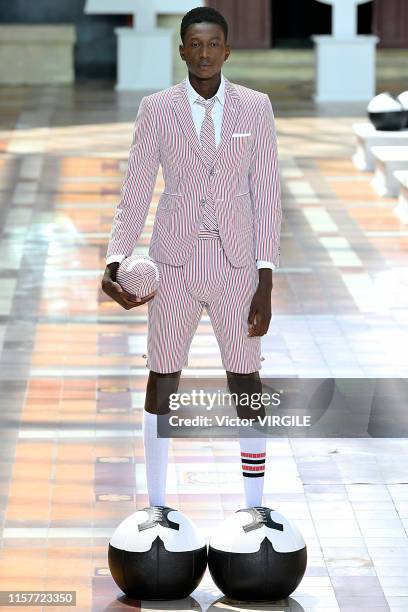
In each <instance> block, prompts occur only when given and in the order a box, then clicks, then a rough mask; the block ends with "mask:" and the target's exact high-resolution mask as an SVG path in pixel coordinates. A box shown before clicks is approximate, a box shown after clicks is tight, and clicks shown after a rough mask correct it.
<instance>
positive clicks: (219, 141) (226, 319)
mask: <svg viewBox="0 0 408 612" xmlns="http://www.w3.org/2000/svg"><path fill="white" fill-rule="evenodd" d="M180 35H181V39H182V44H181V45H180V47H179V49H180V55H181V58H182V59H183V60H184V61H185V62H186V65H187V68H188V76H187V77H186V78H185V79H184V80H183V81H182V82H181V83H178V84H177V85H175V86H173V87H169V88H168V89H165V90H162V91H159V92H156V93H154V94H151V95H149V96H146V97H144V98H143V99H142V101H141V103H140V106H139V111H138V114H137V118H136V122H135V128H134V136H133V142H132V146H131V149H130V153H129V161H128V169H127V174H126V177H125V180H124V183H123V186H122V192H121V199H120V202H119V204H118V206H117V209H116V212H115V217H114V221H113V226H112V232H111V237H110V241H109V246H108V250H107V258H106V263H107V267H106V270H105V274H104V277H103V281H102V288H103V290H104V292H105V293H107V294H108V295H109V296H110V297H112V298H113V299H114V300H115V301H116V302H118V303H119V304H121V306H123V307H124V308H125V309H130V308H134V307H135V306H138V305H141V304H143V303H145V302H148V314H149V328H148V338H147V354H148V355H147V357H148V359H147V364H146V365H147V367H148V368H149V370H150V372H149V378H148V383H147V389H146V400H145V410H144V420H143V432H144V433H143V436H144V446H145V459H146V473H147V485H148V492H149V501H150V505H151V506H164V505H166V504H165V485H166V473H167V461H168V458H167V457H168V445H169V440H168V439H165V438H157V415H158V414H161V413H163V412H167V411H168V406H167V405H163V403H162V404H160V405H159V401H158V393H157V385H158V383H159V382H160V384H161V385H163V384H165V385H167V386H166V389H167V390H168V393H173V392H176V391H177V388H178V384H179V379H180V374H181V370H182V368H183V367H185V366H186V365H187V358H188V351H189V347H190V344H191V341H192V338H193V336H194V333H195V331H196V329H197V326H198V323H199V321H200V318H201V314H202V311H203V309H204V308H206V310H207V312H208V314H209V316H210V319H211V323H212V326H213V329H214V332H215V335H216V338H217V341H218V345H219V348H220V352H221V357H222V362H223V366H224V368H225V370H226V374H227V380H228V385H229V388H230V391H231V392H237V393H243V392H247V391H248V390H251V391H258V392H259V391H260V390H261V381H260V378H259V370H260V368H261V336H263V335H264V334H266V332H267V331H268V327H269V323H270V319H271V291H272V269H273V268H274V267H276V266H277V265H278V264H279V236H280V224H281V202H280V183H279V172H278V160H277V145H276V135H275V127H274V116H273V111H272V106H271V103H270V100H269V98H268V96H267V95H266V94H263V93H261V92H258V91H255V90H253V89H249V88H246V87H243V86H241V85H237V84H233V83H231V82H230V81H229V80H228V79H226V78H225V77H224V76H223V74H222V72H221V68H222V65H223V63H224V61H225V60H226V59H227V58H228V56H229V54H230V48H229V46H228V45H227V36H228V26H227V23H226V21H225V19H224V17H223V16H222V15H221V14H220V13H219V12H218V11H216V10H214V9H211V8H206V7H198V8H195V9H193V10H191V11H189V12H188V13H187V14H186V15H185V16H184V17H183V19H182V22H181V28H180ZM157 60H158V61H159V60H160V58H157ZM160 164H161V165H162V169H163V177H164V182H165V188H164V191H163V193H162V194H161V197H160V200H159V203H158V207H157V213H156V217H155V222H154V226H153V232H152V238H151V243H150V248H149V255H150V256H151V257H152V259H154V261H155V262H156V263H157V265H158V266H159V268H160V275H161V281H160V285H159V288H158V290H157V292H156V293H155V294H151V295H150V296H147V298H145V299H144V300H141V301H140V300H139V301H136V300H135V298H132V296H131V295H129V294H128V293H126V291H124V290H122V289H121V287H120V286H119V284H118V283H117V282H116V271H117V268H118V266H119V263H120V262H121V261H122V260H123V259H124V258H125V257H128V256H129V255H131V254H132V251H133V249H134V247H135V244H136V242H137V239H138V237H139V236H140V233H141V231H142V229H143V227H144V224H145V221H146V216H147V213H148V209H149V206H150V202H151V197H152V193H153V188H154V185H155V181H156V177H157V172H158V169H159V165H160ZM237 410H238V415H239V416H240V415H242V416H245V410H244V409H242V407H240V405H237ZM240 445H241V463H242V473H243V481H244V486H245V500H246V506H247V507H250V506H261V505H262V493H263V484H264V471H265V449H266V439H265V438H257V437H254V438H241V439H240Z"/></svg>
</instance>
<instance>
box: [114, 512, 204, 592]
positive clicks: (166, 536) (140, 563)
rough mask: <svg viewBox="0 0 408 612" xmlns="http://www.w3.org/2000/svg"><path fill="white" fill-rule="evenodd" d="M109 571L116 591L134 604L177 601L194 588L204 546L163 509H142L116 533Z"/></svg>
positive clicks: (186, 523)
mask: <svg viewBox="0 0 408 612" xmlns="http://www.w3.org/2000/svg"><path fill="white" fill-rule="evenodd" d="M108 562H109V569H110V572H111V574H112V578H113V579H114V581H115V582H116V584H117V585H118V587H119V588H120V589H122V591H123V592H124V593H125V594H126V595H127V596H128V597H132V598H134V599H146V600H149V599H160V600H169V599H183V598H185V597H187V596H188V595H190V593H191V592H192V591H194V589H196V588H197V586H198V585H199V583H200V581H201V578H202V577H203V574H204V572H205V569H206V567H207V547H206V544H205V540H204V538H203V536H202V535H201V534H200V532H199V531H198V529H197V527H196V526H195V524H194V523H193V522H192V521H191V520H190V519H189V518H188V517H187V516H185V515H184V514H183V513H182V512H180V511H179V510H173V509H172V508H168V507H166V506H152V507H150V508H143V510H138V511H137V512H135V513H134V514H131V515H130V516H128V517H127V518H125V519H124V520H123V521H122V522H121V523H120V525H118V527H117V528H116V530H115V532H114V534H113V536H112V538H111V540H110V542H109V551H108Z"/></svg>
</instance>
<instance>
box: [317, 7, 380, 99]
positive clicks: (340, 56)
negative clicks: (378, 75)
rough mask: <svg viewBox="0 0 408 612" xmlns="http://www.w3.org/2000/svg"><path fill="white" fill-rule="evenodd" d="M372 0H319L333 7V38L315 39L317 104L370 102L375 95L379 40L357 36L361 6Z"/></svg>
mask: <svg viewBox="0 0 408 612" xmlns="http://www.w3.org/2000/svg"><path fill="white" fill-rule="evenodd" d="M369 1H370V0H318V2H322V3H324V4H330V5H332V23H333V34H332V36H313V37H312V40H313V41H314V43H315V66H316V77H315V101H316V102H357V101H358V102H368V101H369V100H370V99H371V98H372V97H373V96H374V95H375V52H376V44H377V42H378V38H377V37H376V36H358V35H357V5H358V4H363V3H365V2H369Z"/></svg>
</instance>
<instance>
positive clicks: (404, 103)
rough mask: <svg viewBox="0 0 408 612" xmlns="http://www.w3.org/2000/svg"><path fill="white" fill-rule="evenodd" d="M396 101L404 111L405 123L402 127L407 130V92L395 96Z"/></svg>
mask: <svg viewBox="0 0 408 612" xmlns="http://www.w3.org/2000/svg"><path fill="white" fill-rule="evenodd" d="M397 100H398V102H399V103H400V104H401V106H402V108H403V109H404V118H405V121H404V125H403V127H404V128H408V90H407V91H403V92H401V93H400V95H399V96H397Z"/></svg>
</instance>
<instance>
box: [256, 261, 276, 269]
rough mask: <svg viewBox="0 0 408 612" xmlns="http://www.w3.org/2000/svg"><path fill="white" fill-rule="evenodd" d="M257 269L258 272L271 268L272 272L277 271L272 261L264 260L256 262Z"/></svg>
mask: <svg viewBox="0 0 408 612" xmlns="http://www.w3.org/2000/svg"><path fill="white" fill-rule="evenodd" d="M256 267H257V268H258V270H259V269H260V268H270V269H271V270H275V268H276V266H275V264H273V263H272V262H271V261H263V260H262V259H257V260H256Z"/></svg>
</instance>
